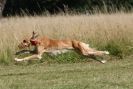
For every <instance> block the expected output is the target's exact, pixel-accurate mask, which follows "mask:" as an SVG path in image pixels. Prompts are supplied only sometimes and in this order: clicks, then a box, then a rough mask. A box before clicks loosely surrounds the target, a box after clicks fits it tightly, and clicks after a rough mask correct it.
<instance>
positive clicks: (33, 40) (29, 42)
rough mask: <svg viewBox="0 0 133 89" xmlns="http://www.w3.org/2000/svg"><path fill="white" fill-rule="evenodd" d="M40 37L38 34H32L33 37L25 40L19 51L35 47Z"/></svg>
mask: <svg viewBox="0 0 133 89" xmlns="http://www.w3.org/2000/svg"><path fill="white" fill-rule="evenodd" d="M37 37H38V34H37V33H36V32H34V31H33V32H32V36H31V37H30V38H29V39H24V40H23V41H22V42H21V43H20V44H19V45H18V48H19V49H25V48H28V47H30V45H33V44H34V43H36V38H37Z"/></svg>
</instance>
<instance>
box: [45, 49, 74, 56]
mask: <svg viewBox="0 0 133 89" xmlns="http://www.w3.org/2000/svg"><path fill="white" fill-rule="evenodd" d="M70 50H72V49H46V52H47V53H48V54H50V55H58V54H62V53H66V52H68V51H70Z"/></svg>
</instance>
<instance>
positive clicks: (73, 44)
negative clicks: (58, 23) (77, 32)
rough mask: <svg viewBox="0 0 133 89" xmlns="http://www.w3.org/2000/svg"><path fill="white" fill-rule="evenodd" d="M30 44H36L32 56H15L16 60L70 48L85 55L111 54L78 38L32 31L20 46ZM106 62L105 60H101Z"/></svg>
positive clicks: (28, 58)
mask: <svg viewBox="0 0 133 89" xmlns="http://www.w3.org/2000/svg"><path fill="white" fill-rule="evenodd" d="M30 45H32V46H35V48H36V49H35V51H36V52H35V53H34V54H33V55H32V56H28V57H25V58H22V59H18V58H15V61H25V60H35V59H36V60H37V59H41V58H42V54H43V53H47V52H48V53H52V54H54V55H56V54H61V53H64V52H67V51H68V50H72V49H73V50H75V51H77V50H78V51H80V53H81V54H82V55H84V56H88V57H89V56H103V55H107V54H109V52H108V51H98V50H95V49H93V48H90V47H89V45H88V44H86V43H83V42H80V41H76V40H54V39H49V38H47V37H42V38H39V37H38V36H37V34H36V33H35V32H33V33H32V37H31V38H30V39H25V40H23V42H22V43H21V44H19V48H25V47H29V46H30ZM100 62H101V63H105V62H106V61H105V60H102V61H100Z"/></svg>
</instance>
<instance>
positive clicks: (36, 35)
mask: <svg viewBox="0 0 133 89" xmlns="http://www.w3.org/2000/svg"><path fill="white" fill-rule="evenodd" d="M38 36H39V35H38V34H37V33H36V32H35V31H33V32H32V37H31V39H35V38H37V37H38Z"/></svg>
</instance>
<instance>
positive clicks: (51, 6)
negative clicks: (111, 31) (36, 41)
mask: <svg viewBox="0 0 133 89" xmlns="http://www.w3.org/2000/svg"><path fill="white" fill-rule="evenodd" d="M132 7H133V0H7V4H6V7H5V9H4V12H3V15H4V16H9V15H15V14H19V15H25V14H27V15H36V14H44V12H45V13H46V12H49V13H51V14H55V13H59V12H64V13H70V12H72V11H73V12H72V13H74V12H82V13H86V12H87V13H95V12H96V11H100V12H102V13H106V12H110V13H112V12H116V11H121V10H122V11H125V12H128V11H131V10H132Z"/></svg>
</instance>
